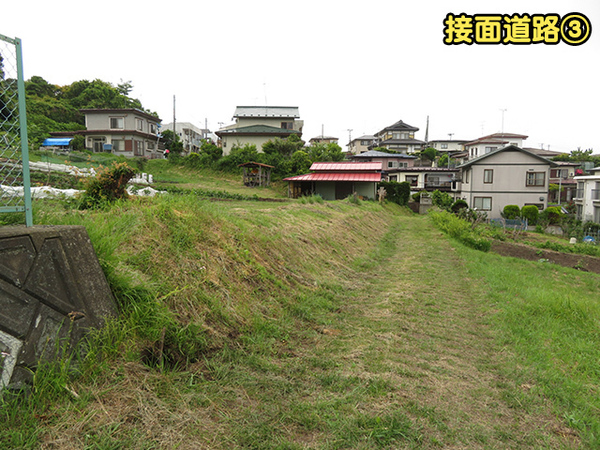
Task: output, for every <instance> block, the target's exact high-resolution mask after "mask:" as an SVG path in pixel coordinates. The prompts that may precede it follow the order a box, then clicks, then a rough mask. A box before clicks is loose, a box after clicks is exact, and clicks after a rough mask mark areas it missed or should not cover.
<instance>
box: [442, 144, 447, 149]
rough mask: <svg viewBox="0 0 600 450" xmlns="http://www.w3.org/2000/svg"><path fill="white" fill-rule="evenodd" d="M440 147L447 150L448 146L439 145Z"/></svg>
mask: <svg viewBox="0 0 600 450" xmlns="http://www.w3.org/2000/svg"><path fill="white" fill-rule="evenodd" d="M440 147H441V148H442V149H447V148H448V144H441V145H440Z"/></svg>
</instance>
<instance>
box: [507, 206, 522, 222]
mask: <svg viewBox="0 0 600 450" xmlns="http://www.w3.org/2000/svg"><path fill="white" fill-rule="evenodd" d="M520 216H521V208H519V207H518V206H517V205H506V206H505V207H504V209H503V211H502V217H504V218H505V219H508V220H513V219H516V218H518V217H520Z"/></svg>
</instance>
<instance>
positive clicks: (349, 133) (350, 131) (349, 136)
mask: <svg viewBox="0 0 600 450" xmlns="http://www.w3.org/2000/svg"><path fill="white" fill-rule="evenodd" d="M350 142H352V128H348V144H350Z"/></svg>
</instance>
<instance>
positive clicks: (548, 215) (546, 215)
mask: <svg viewBox="0 0 600 450" xmlns="http://www.w3.org/2000/svg"><path fill="white" fill-rule="evenodd" d="M563 216H564V214H563V213H562V211H561V210H560V208H559V207H558V206H549V207H548V208H546V209H545V210H543V211H542V212H541V214H540V215H539V219H538V220H541V221H543V222H544V223H547V224H548V225H557V224H559V223H560V221H561V219H562V217H563Z"/></svg>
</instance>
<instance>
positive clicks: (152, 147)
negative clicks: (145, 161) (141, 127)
mask: <svg viewBox="0 0 600 450" xmlns="http://www.w3.org/2000/svg"><path fill="white" fill-rule="evenodd" d="M155 147H156V146H155V144H154V142H152V141H148V142H147V143H146V148H147V149H148V150H154V148H155Z"/></svg>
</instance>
